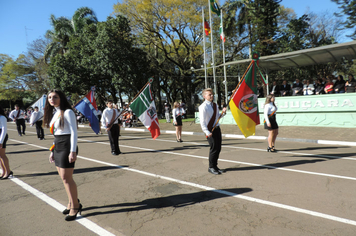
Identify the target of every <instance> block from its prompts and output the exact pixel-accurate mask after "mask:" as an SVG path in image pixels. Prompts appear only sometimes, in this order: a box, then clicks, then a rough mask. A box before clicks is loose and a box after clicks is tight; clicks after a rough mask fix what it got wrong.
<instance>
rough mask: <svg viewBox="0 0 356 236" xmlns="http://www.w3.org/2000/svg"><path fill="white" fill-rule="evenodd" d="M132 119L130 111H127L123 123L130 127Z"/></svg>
mask: <svg viewBox="0 0 356 236" xmlns="http://www.w3.org/2000/svg"><path fill="white" fill-rule="evenodd" d="M132 119H133V114H132V111H129V112H127V114H126V115H125V116H124V117H123V120H122V121H123V123H124V126H125V127H131V126H132Z"/></svg>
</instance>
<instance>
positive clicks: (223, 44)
mask: <svg viewBox="0 0 356 236" xmlns="http://www.w3.org/2000/svg"><path fill="white" fill-rule="evenodd" d="M220 17H221V19H220V24H221V34H222V37H223V38H222V39H221V41H222V48H223V62H224V84H225V103H226V105H227V80H226V65H225V42H224V41H225V34H224V25H223V12H222V9H220Z"/></svg>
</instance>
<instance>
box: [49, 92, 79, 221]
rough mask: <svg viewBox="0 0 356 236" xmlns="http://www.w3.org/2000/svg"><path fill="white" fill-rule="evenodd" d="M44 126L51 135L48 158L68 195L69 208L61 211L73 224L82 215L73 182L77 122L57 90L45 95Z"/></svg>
mask: <svg viewBox="0 0 356 236" xmlns="http://www.w3.org/2000/svg"><path fill="white" fill-rule="evenodd" d="M43 123H44V125H45V127H47V128H50V131H51V133H52V134H53V135H54V145H53V146H52V147H51V149H50V150H51V151H52V152H51V154H50V156H49V161H50V163H53V162H54V163H55V165H56V168H57V171H58V174H59V176H60V177H61V179H62V181H63V184H64V187H65V190H66V192H67V196H68V206H67V208H66V209H65V210H64V211H63V214H65V215H67V214H68V215H67V216H66V218H65V220H66V221H72V220H75V219H76V217H77V214H78V212H80V213H81V211H82V205H81V204H80V203H79V200H78V190H77V185H76V183H75V182H74V179H73V172H74V164H75V161H76V160H77V154H78V148H77V139H78V134H77V122H76V118H75V114H74V111H73V109H72V107H71V105H70V104H69V102H68V101H67V98H66V96H65V95H64V93H63V92H61V91H60V90H56V89H54V90H51V91H50V92H49V93H48V95H47V100H46V105H45V108H44V118H43Z"/></svg>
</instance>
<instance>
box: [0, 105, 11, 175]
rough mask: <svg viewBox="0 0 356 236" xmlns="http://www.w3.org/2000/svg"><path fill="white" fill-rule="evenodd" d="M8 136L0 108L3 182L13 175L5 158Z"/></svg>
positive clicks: (0, 108) (0, 161)
mask: <svg viewBox="0 0 356 236" xmlns="http://www.w3.org/2000/svg"><path fill="white" fill-rule="evenodd" d="M8 138H9V136H8V135H7V117H6V115H5V112H4V110H3V109H2V107H1V106H0V166H1V170H2V174H1V177H0V179H1V180H5V179H8V178H9V177H10V176H13V175H14V173H13V172H12V171H11V170H10V164H9V159H8V158H7V156H6V142H7V140H8Z"/></svg>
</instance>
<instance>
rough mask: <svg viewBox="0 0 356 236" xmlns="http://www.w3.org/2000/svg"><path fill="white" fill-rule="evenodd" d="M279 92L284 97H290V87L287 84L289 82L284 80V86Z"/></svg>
mask: <svg viewBox="0 0 356 236" xmlns="http://www.w3.org/2000/svg"><path fill="white" fill-rule="evenodd" d="M279 92H280V93H281V96H282V97H284V96H289V95H290V85H289V84H288V83H287V80H283V83H282V85H281V86H280V87H279Z"/></svg>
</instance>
